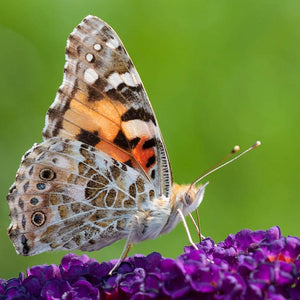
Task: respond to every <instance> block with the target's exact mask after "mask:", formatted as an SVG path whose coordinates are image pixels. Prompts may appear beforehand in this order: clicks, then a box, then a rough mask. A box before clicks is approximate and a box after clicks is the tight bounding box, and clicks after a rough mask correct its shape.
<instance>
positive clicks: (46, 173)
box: [39, 168, 56, 181]
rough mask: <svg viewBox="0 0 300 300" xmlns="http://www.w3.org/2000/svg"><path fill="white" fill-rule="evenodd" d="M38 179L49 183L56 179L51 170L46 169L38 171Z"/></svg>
mask: <svg viewBox="0 0 300 300" xmlns="http://www.w3.org/2000/svg"><path fill="white" fill-rule="evenodd" d="M39 177H40V179H42V180H46V181H51V180H54V179H55V178H56V173H55V172H54V171H53V170H51V169H48V168H46V169H42V170H41V171H40V175H39Z"/></svg>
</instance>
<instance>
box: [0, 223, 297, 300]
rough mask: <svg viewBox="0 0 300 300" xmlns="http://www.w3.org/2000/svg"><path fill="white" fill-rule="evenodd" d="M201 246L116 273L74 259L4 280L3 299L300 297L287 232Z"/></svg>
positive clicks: (0, 285)
mask: <svg viewBox="0 0 300 300" xmlns="http://www.w3.org/2000/svg"><path fill="white" fill-rule="evenodd" d="M197 246H198V248H199V250H195V249H194V248H193V247H191V246H189V247H185V251H184V253H183V254H182V255H180V256H179V257H178V258H177V259H175V260H174V259H170V258H163V257H162V256H161V255H160V254H159V253H155V252H154V253H151V254H150V255H148V256H142V255H134V256H133V257H129V258H127V259H126V260H124V261H123V262H122V263H121V265H120V266H119V267H118V268H117V269H116V270H115V271H114V272H113V274H112V275H111V276H110V275H109V271H110V270H111V268H112V267H113V266H114V263H115V262H116V261H110V262H103V263H101V264H99V263H98V262H97V261H95V260H94V259H89V258H88V256H86V255H82V256H81V257H78V256H77V255H75V254H72V253H71V254H67V255H66V256H64V257H63V259H62V261H61V264H60V265H59V266H56V265H50V266H48V265H43V266H35V267H32V268H30V269H28V270H27V276H24V274H23V273H21V274H20V276H19V278H13V279H10V280H8V281H6V280H3V279H0V299H99V298H100V299H274V300H275V299H276V300H281V299H300V259H299V254H300V239H299V238H297V237H292V236H288V237H284V236H282V235H281V233H280V229H279V227H273V228H271V229H269V230H267V231H262V230H259V231H251V230H248V229H244V230H241V231H240V232H238V233H237V234H235V235H232V234H231V235H229V236H228V237H227V238H226V239H225V241H223V242H220V243H218V244H215V243H214V241H213V240H211V239H210V238H206V239H204V240H203V241H202V242H201V243H200V244H198V245H197Z"/></svg>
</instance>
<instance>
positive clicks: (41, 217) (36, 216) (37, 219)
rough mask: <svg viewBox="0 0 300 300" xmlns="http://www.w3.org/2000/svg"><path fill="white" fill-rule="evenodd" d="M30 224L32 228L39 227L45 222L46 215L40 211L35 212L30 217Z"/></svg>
mask: <svg viewBox="0 0 300 300" xmlns="http://www.w3.org/2000/svg"><path fill="white" fill-rule="evenodd" d="M31 222H32V224H33V225H34V226H37V227H40V226H42V225H43V224H44V223H45V222H46V215H45V214H44V213H43V212H42V211H36V212H34V213H33V214H32V216H31Z"/></svg>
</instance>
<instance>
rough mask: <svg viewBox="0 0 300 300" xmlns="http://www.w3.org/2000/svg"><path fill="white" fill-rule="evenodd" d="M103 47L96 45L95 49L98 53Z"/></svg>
mask: <svg viewBox="0 0 300 300" xmlns="http://www.w3.org/2000/svg"><path fill="white" fill-rule="evenodd" d="M101 48H102V47H101V45H100V44H95V45H94V49H95V50H96V51H100V50H101Z"/></svg>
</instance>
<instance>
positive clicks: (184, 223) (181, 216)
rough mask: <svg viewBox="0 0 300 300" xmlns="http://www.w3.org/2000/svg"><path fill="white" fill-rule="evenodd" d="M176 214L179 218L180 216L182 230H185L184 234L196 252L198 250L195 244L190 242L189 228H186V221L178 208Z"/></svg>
mask: <svg viewBox="0 0 300 300" xmlns="http://www.w3.org/2000/svg"><path fill="white" fill-rule="evenodd" d="M177 212H178V214H179V216H180V218H181V220H182V223H183V226H184V229H185V231H186V234H187V236H188V239H189V242H190V244H191V245H192V246H193V247H194V248H195V249H196V250H198V247H197V246H196V244H195V243H194V242H193V240H192V237H191V233H190V231H189V228H188V226H187V224H186V220H185V217H184V215H183V213H182V211H181V209H179V208H178V209H177Z"/></svg>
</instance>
